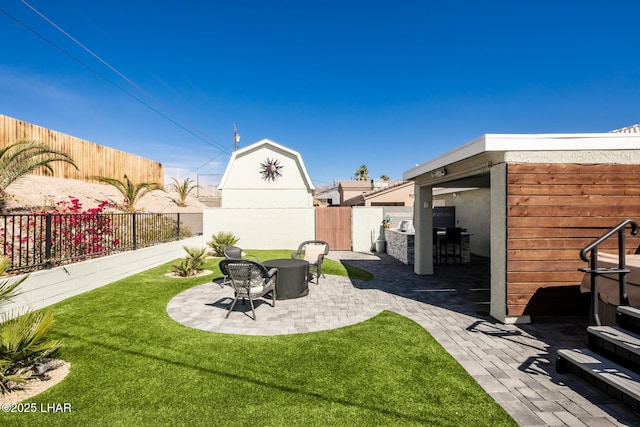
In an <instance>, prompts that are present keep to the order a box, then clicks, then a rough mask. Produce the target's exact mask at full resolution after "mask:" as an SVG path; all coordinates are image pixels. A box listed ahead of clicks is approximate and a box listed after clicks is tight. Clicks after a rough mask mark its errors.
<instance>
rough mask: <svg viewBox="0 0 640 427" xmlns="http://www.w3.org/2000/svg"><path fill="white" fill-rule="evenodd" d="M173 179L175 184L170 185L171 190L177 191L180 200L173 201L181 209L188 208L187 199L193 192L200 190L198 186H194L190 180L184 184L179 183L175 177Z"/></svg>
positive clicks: (183, 182) (186, 180)
mask: <svg viewBox="0 0 640 427" xmlns="http://www.w3.org/2000/svg"><path fill="white" fill-rule="evenodd" d="M171 179H172V180H173V184H169V188H170V189H171V190H173V191H175V192H176V193H178V198H177V199H173V201H174V202H175V204H176V205H178V206H180V207H185V206H187V197H188V196H189V194H190V193H191V192H192V191H193V190H195V189H196V188H198V186H197V185H192V184H193V180H191V179H189V178H187V179H185V180H184V181H182V182H180V181H178V180H177V179H176V178H174V177H171Z"/></svg>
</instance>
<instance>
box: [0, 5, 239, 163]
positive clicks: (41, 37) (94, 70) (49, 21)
mask: <svg viewBox="0 0 640 427" xmlns="http://www.w3.org/2000/svg"><path fill="white" fill-rule="evenodd" d="M21 1H22V3H23V4H25V5H26V6H27V7H29V8H30V9H31V10H32V11H34V12H35V13H37V14H38V15H39V16H40V17H41V18H43V19H44V20H46V21H47V22H48V23H49V24H51V25H52V26H54V28H56V29H57V30H58V31H60V32H62V34H64V35H65V36H66V37H68V38H70V39H71V40H72V41H73V42H74V43H76V44H77V45H79V46H80V47H81V48H83V49H84V50H85V51H87V52H89V53H90V54H91V55H92V56H93V57H94V58H96V59H97V60H99V61H100V62H101V63H102V64H104V65H105V66H107V67H108V68H109V69H111V70H112V71H113V72H115V73H116V74H117V75H118V76H120V77H121V78H123V79H124V80H125V81H127V82H128V83H129V84H131V85H133V86H134V88H136V89H137V90H138V91H140V92H142V93H143V94H144V95H145V96H147V97H149V98H151V99H152V100H154V101H155V102H156V103H159V104H161V105H162V106H164V107H165V108H166V109H168V110H169V111H172V110H171V109H170V108H168V107H167V106H166V105H164V104H163V103H161V102H160V101H158V100H157V99H156V98H155V97H153V96H152V95H151V94H149V93H148V92H146V91H145V90H143V89H142V88H141V87H140V86H138V85H137V84H135V83H134V82H133V81H132V80H131V79H129V78H127V77H126V76H125V75H124V74H122V73H121V72H119V71H118V70H117V69H115V68H114V67H112V66H111V65H109V64H108V63H107V62H106V61H104V60H102V59H101V58H100V57H99V56H97V55H96V54H94V53H93V52H92V51H91V50H89V49H88V48H86V47H85V46H84V45H83V44H82V43H80V42H78V41H77V40H76V39H75V38H73V37H72V36H70V35H69V34H68V33H66V32H65V31H64V30H63V29H62V28H60V27H59V26H57V25H56V24H55V23H54V22H53V21H51V20H50V19H49V18H47V17H46V16H44V15H43V14H42V13H40V12H39V11H37V10H36V9H35V8H33V7H32V6H31V5H30V4H28V3H27V2H26V1H24V0H21ZM0 12H2V13H4V14H5V15H6V16H8V17H9V18H11V19H12V20H13V21H15V22H16V23H18V24H19V25H21V26H22V27H24V28H26V29H27V30H29V31H30V32H31V33H33V34H35V35H36V36H38V37H39V38H40V39H42V40H43V41H45V42H47V43H48V44H49V45H51V46H52V47H54V48H55V49H57V50H59V51H60V52H62V53H63V54H65V55H66V56H68V57H69V58H71V59H72V60H73V61H75V62H76V63H78V64H80V65H82V66H83V67H85V68H86V69H88V70H89V71H91V72H92V73H94V74H96V75H97V76H99V77H101V78H102V79H103V80H105V81H106V82H108V83H110V84H111V85H113V86H115V87H116V88H117V89H119V90H120V91H122V92H123V93H125V94H127V95H128V96H129V97H131V98H132V99H134V100H136V101H138V102H139V103H141V104H142V105H144V106H145V107H147V108H149V109H150V110H151V111H153V112H155V113H156V114H158V115H160V116H161V117H163V118H164V119H165V120H167V121H169V122H171V123H173V124H174V125H176V126H178V127H179V128H181V129H182V130H184V131H185V132H187V133H189V134H191V135H192V136H194V137H195V138H197V139H199V140H200V141H202V142H204V143H205V144H208V145H210V146H212V147H214V148H216V149H218V150H220V153H219V155H220V154H222V153H229V149H228V148H225V147H224V146H223V145H222V144H220V143H219V142H217V141H215V140H214V139H213V138H211V137H209V136H208V135H206V134H205V133H204V132H202V131H201V130H199V129H197V128H196V129H197V130H198V131H199V132H200V133H201V134H202V135H204V136H206V137H207V138H209V139H210V140H211V141H212V142H210V141H207V140H206V139H204V138H203V137H202V136H200V135H198V134H196V133H195V132H194V131H192V130H191V129H188V128H187V127H186V126H184V125H182V124H181V123H179V122H177V121H176V120H174V119H173V118H171V117H169V116H168V115H167V114H165V113H163V112H162V111H160V110H158V109H157V108H155V107H153V106H152V105H150V104H149V103H147V102H145V101H144V100H143V99H141V98H139V97H137V96H135V95H134V94H132V93H131V92H129V91H128V90H126V89H125V88H123V87H122V86H120V85H119V84H117V83H115V82H114V81H112V80H111V79H109V78H108V77H107V76H105V75H103V74H102V73H100V72H99V71H97V70H96V69H94V68H92V67H91V66H89V65H88V64H86V63H85V62H83V61H81V60H80V59H79V58H77V57H75V56H74V55H72V54H71V53H70V52H68V51H67V50H65V49H63V48H62V47H60V46H58V45H57V44H55V43H54V42H52V41H51V40H49V39H48V38H46V37H45V36H43V35H42V34H40V33H39V32H38V31H36V30H35V29H33V28H31V27H30V26H29V25H27V24H26V23H24V22H22V21H21V20H19V19H18V18H16V17H14V16H13V15H11V14H10V13H8V12H7V11H5V10H4V9H2V8H0ZM172 112H173V111H172ZM174 114H175V112H174ZM183 120H184V118H183ZM216 157H217V156H216Z"/></svg>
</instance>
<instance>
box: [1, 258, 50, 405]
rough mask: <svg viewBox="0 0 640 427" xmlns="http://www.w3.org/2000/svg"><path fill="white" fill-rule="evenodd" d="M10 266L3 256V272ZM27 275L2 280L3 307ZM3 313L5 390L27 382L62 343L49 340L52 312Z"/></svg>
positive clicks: (2, 389) (3, 384)
mask: <svg viewBox="0 0 640 427" xmlns="http://www.w3.org/2000/svg"><path fill="white" fill-rule="evenodd" d="M8 266H9V260H8V259H7V258H6V257H1V258H0V275H1V274H4V272H5V271H6V269H7V268H8ZM26 278H27V276H24V277H22V278H21V279H18V280H14V281H12V280H11V279H5V280H2V281H0V306H1V305H5V304H6V303H8V302H10V301H11V300H12V299H13V298H14V297H16V296H17V292H16V289H17V287H18V286H19V285H20V284H21V283H22V282H24V280H25V279H26ZM10 314H14V313H2V316H1V318H0V392H1V393H3V394H4V393H6V392H7V391H9V389H10V384H11V383H12V382H13V383H22V382H26V381H28V380H29V379H31V378H32V377H34V376H35V375H36V373H37V369H36V365H37V364H38V363H39V362H40V361H42V359H44V358H46V357H49V356H51V355H53V354H54V353H55V352H56V351H57V350H58V349H59V348H60V347H61V346H62V343H61V342H60V341H58V340H47V338H46V334H47V332H48V331H49V329H50V328H51V324H52V323H53V313H51V312H50V311H30V310H29V311H27V312H26V313H24V314H22V315H20V316H16V317H11V316H10Z"/></svg>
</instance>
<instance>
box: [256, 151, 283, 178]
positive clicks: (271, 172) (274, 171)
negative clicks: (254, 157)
mask: <svg viewBox="0 0 640 427" xmlns="http://www.w3.org/2000/svg"><path fill="white" fill-rule="evenodd" d="M283 167H284V166H282V165H281V164H279V163H278V159H273V160H271V159H270V158H268V157H267V160H265V161H264V162H262V163H260V174H261V175H262V179H263V180H264V181H275V180H276V179H278V178H280V177H281V176H282V173H281V172H280V170H281V169H282V168H283Z"/></svg>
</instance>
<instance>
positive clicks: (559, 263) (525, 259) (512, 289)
mask: <svg viewBox="0 0 640 427" xmlns="http://www.w3.org/2000/svg"><path fill="white" fill-rule="evenodd" d="M506 214H507V307H508V311H509V315H514V316H517V315H521V314H546V312H550V313H552V312H554V309H557V308H558V307H562V310H567V308H568V307H569V306H570V302H569V301H567V298H569V294H565V295H564V296H565V297H564V298H563V296H562V295H563V294H562V290H563V289H565V290H566V291H567V292H572V293H571V295H573V297H575V293H573V292H574V291H573V290H575V289H576V287H577V286H578V285H579V284H580V282H581V280H582V277H583V275H584V273H581V272H579V271H578V268H580V267H586V264H585V262H584V261H582V260H581V259H580V250H581V249H582V248H584V247H585V246H587V245H588V244H589V243H591V242H592V241H593V240H595V239H596V238H598V237H600V236H601V235H602V234H603V233H604V232H606V231H607V230H608V229H610V228H611V227H614V226H615V225H616V224H618V223H619V222H620V221H622V220H624V219H627V218H632V219H635V218H638V215H639V214H640V167H639V166H638V165H623V164H593V165H581V164H509V165H507V212H506ZM639 244H640V239H639V238H638V237H637V236H633V237H629V238H627V240H626V245H627V252H628V253H633V252H635V250H636V248H637V247H638V245H639ZM600 249H601V250H602V251H605V252H611V253H617V239H610V240H608V241H607V242H606V243H605V244H603V245H602V246H600ZM543 295H546V296H552V295H555V296H554V297H545V298H538V296H543ZM573 297H572V298H573ZM538 299H539V301H540V304H536V300H538ZM567 314H571V313H567Z"/></svg>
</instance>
